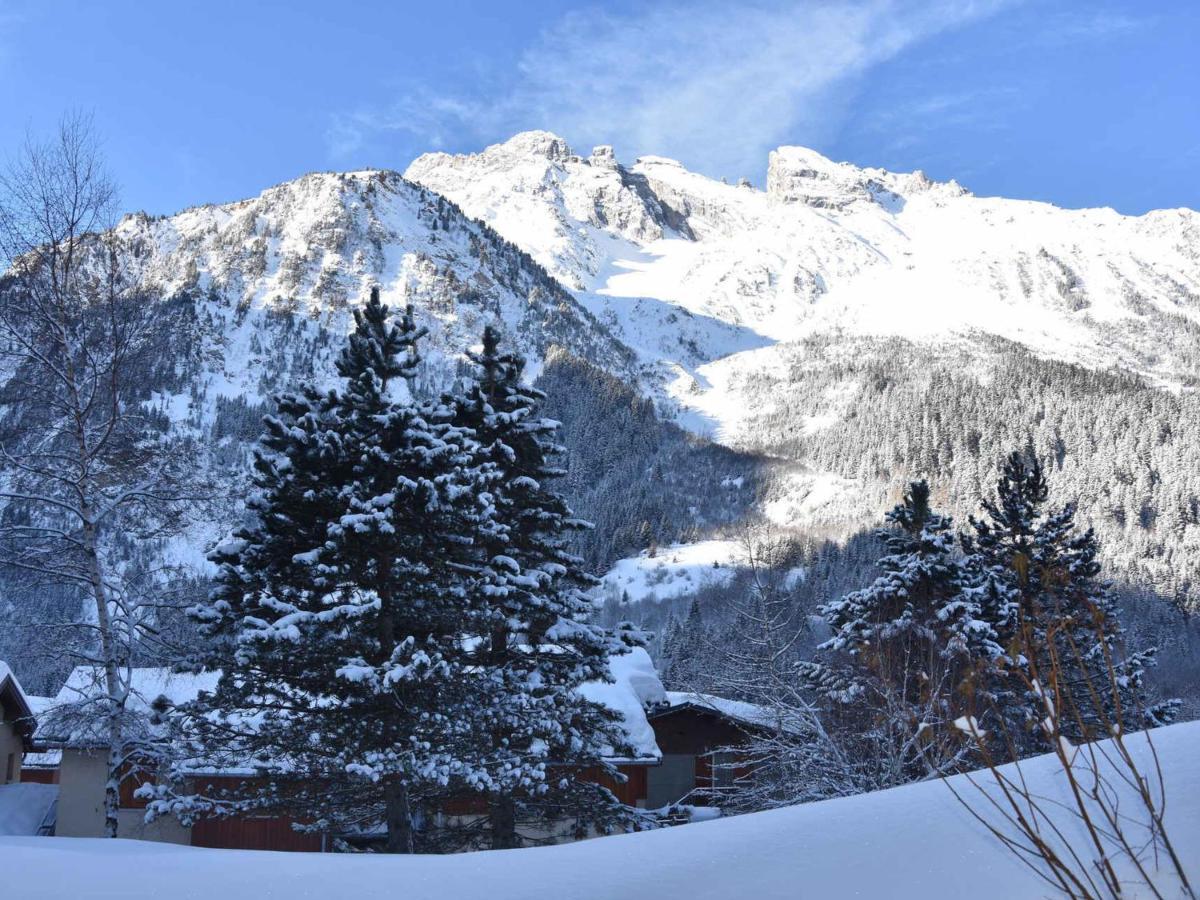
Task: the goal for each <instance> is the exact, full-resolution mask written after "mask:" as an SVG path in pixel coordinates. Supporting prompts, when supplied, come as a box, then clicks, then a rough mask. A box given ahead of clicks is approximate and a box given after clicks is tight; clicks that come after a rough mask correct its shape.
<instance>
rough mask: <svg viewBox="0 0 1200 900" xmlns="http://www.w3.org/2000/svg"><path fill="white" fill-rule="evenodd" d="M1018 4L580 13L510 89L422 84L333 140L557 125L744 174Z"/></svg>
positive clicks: (552, 29) (355, 118)
mask: <svg viewBox="0 0 1200 900" xmlns="http://www.w3.org/2000/svg"><path fill="white" fill-rule="evenodd" d="M1008 5H1010V2H1009V0H974V2H969V0H940V2H932V3H931V2H921V3H916V2H905V0H860V2H836V3H814V2H772V3H757V4H754V5H750V6H739V7H736V8H735V7H732V6H731V5H730V4H727V3H715V2H702V3H699V4H697V3H671V4H667V5H656V6H653V7H650V8H646V9H643V10H640V11H639V12H637V13H635V14H630V15H613V14H611V13H607V12H604V11H601V10H598V9H591V10H587V11H579V12H572V13H569V14H567V15H565V16H563V17H562V18H561V19H560V20H558V21H557V22H555V23H554V24H552V25H551V26H549V27H548V28H546V29H545V30H544V31H542V32H541V34H539V35H538V36H537V37H536V39H535V40H534V41H533V43H532V44H531V45H530V46H529V47H527V48H526V49H525V51H524V52H523V54H522V55H521V57H520V60H519V63H518V65H517V67H516V71H515V72H513V73H510V77H509V78H508V79H506V80H504V82H503V84H502V86H501V87H499V88H496V89H487V88H482V87H481V88H480V89H479V90H477V91H474V92H472V93H470V94H468V95H462V96H450V95H447V94H445V93H442V92H439V91H437V90H436V89H435V88H432V87H430V86H416V87H414V89H412V90H410V91H406V92H405V94H404V96H402V97H401V98H400V99H399V100H398V101H397V102H396V103H395V104H394V105H393V106H391V107H389V108H387V109H360V110H357V111H353V112H350V113H344V114H340V115H338V116H336V117H335V119H334V120H333V122H332V123H331V126H330V129H329V133H328V144H329V148H330V152H331V153H332V154H335V155H337V154H346V153H349V152H352V151H353V150H355V149H357V148H358V147H359V146H361V145H362V144H363V142H364V141H368V140H370V139H371V138H372V137H373V136H374V135H375V134H377V133H379V132H387V131H392V132H395V131H403V132H408V133H410V134H411V135H413V136H415V137H416V138H419V139H420V141H421V142H422V143H424V144H426V145H428V146H430V147H437V146H439V145H443V144H445V143H448V142H452V141H455V140H457V141H459V142H461V141H462V140H463V139H464V138H472V139H475V140H477V141H479V142H487V141H492V140H498V139H502V138H503V137H506V136H507V135H508V134H510V133H512V132H514V131H518V130H521V129H525V128H546V129H549V130H552V131H555V132H557V133H559V134H562V135H563V136H564V137H566V138H567V139H568V140H569V141H571V142H572V143H574V144H576V145H578V146H581V147H584V148H585V149H586V148H587V147H588V146H590V145H591V144H592V143H612V144H615V145H616V147H617V150H618V153H619V154H620V155H621V156H623V157H626V158H628V157H630V156H634V155H638V154H644V153H658V154H663V155H668V156H674V157H677V158H679V159H682V160H684V161H685V162H687V163H688V164H689V165H691V166H694V167H696V168H698V169H701V170H703V171H706V172H709V173H710V174H726V175H731V176H732V175H739V174H742V173H745V172H753V171H757V170H758V169H760V168H761V167H762V166H763V165H764V163H765V157H766V153H767V151H768V150H770V149H771V148H772V147H774V146H776V145H778V144H779V143H781V142H785V141H791V142H804V143H813V144H820V143H821V142H822V141H824V140H826V139H828V138H830V137H831V136H832V134H833V133H835V132H836V130H837V128H838V127H839V124H840V120H841V118H842V117H843V115H844V109H845V105H846V102H847V97H848V94H849V91H850V89H852V87H853V85H854V84H855V83H856V81H857V79H858V78H860V77H861V76H862V75H863V74H864V73H866V72H867V71H868V70H870V69H871V68H872V67H874V66H877V65H879V64H880V63H882V62H885V61H886V60H888V59H890V58H892V57H893V56H895V55H896V54H897V53H900V52H901V51H903V50H904V49H906V48H908V47H910V46H912V45H913V44H915V43H917V42H918V41H921V40H924V39H926V38H929V37H931V36H933V35H935V34H937V33H939V32H942V31H945V30H947V29H950V28H954V27H957V26H960V25H963V24H965V23H967V22H970V21H972V20H975V19H978V18H981V17H984V16H988V15H990V14H992V13H994V12H996V11H997V10H999V9H1000V8H1002V7H1005V6H1008Z"/></svg>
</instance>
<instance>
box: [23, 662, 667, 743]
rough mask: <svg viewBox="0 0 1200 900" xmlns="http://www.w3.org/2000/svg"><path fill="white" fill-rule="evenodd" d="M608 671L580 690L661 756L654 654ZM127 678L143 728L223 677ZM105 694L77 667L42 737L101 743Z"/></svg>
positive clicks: (129, 706) (154, 671) (139, 674)
mask: <svg viewBox="0 0 1200 900" xmlns="http://www.w3.org/2000/svg"><path fill="white" fill-rule="evenodd" d="M609 673H610V674H611V676H612V679H613V680H612V682H611V683H607V682H599V681H594V682H587V683H586V684H583V685H581V686H580V688H579V691H580V693H581V694H582V695H583V696H584V697H586V698H587V699H589V700H592V701H594V702H596V703H602V704H604V705H605V706H607V707H608V708H609V709H612V710H615V711H616V712H618V713H620V714H621V717H622V719H623V720H624V728H625V733H626V735H627V736H628V740H629V743H630V744H631V745H632V747H633V748H634V751H635V754H636V756H635V758H636V759H639V760H657V759H659V758H661V756H662V754H661V753H660V751H659V749H658V745H657V744H656V743H655V741H654V729H653V728H652V727H651V726H650V722H649V720H648V719H647V718H646V707H647V704H650V705H655V704H661V703H663V702H665V701H666V693H665V691H664V690H663V685H662V681H661V680H659V677H658V672H657V671H656V670H655V668H654V662H653V661H652V660H651V659H650V655H649V654H648V653H647V652H646V651H645V649H643V648H641V647H634V648H633V649H631V650H630V651H629V652H628V653H624V654H621V655H619V656H614V657H612V658H611V659H610V660H609ZM123 674H126V673H123ZM127 675H128V677H129V690H130V694H129V700H128V701H127V703H126V711H127V713H128V714H129V715H130V716H131V717H133V718H134V719H135V720H136V724H137V725H141V726H144V727H149V725H148V723H149V720H150V717H151V714H152V712H153V708H154V706H155V705H156V702H157V701H158V700H159V699H160V698H163V699H165V700H166V701H168V702H169V703H170V704H171V705H173V706H178V705H180V704H183V703H187V702H189V701H192V700H195V699H196V697H197V696H199V694H200V693H201V692H202V691H214V690H216V687H217V682H219V681H220V678H221V673H220V672H219V671H210V672H201V673H196V674H193V673H179V672H173V671H171V670H170V669H168V668H141V669H132V670H128V672H127ZM105 696H106V693H105V688H104V678H103V672H102V671H101V670H99V669H97V668H96V667H93V666H79V667H77V668H76V669H75V670H74V671H73V672H72V673H71V674H70V675H69V676H68V678H67V681H66V684H64V685H63V686H62V689H61V690H60V691H59V692H58V695H57V696H56V697H55V698H54V699H53V700H52V701H49V700H47V701H46V706H45V709H44V716H43V720H44V721H43V723H42V727H40V728H39V729H38V735H37V737H38V739H39V740H42V741H50V742H53V743H63V744H68V745H89V744H93V743H102V742H103V735H102V734H100V732H99V728H100V727H101V726H100V724H99V717H98V716H93V715H88V707H89V706H90V705H91V704H94V703H95V702H96V701H98V700H100V699H101V698H103V697H105ZM614 755H615V754H614Z"/></svg>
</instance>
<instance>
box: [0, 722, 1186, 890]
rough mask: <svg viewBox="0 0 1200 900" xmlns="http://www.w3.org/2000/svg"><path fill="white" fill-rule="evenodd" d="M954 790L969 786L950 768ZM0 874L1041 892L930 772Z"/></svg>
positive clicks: (7, 844) (126, 879)
mask: <svg viewBox="0 0 1200 900" xmlns="http://www.w3.org/2000/svg"><path fill="white" fill-rule="evenodd" d="M1154 743H1155V747H1156V748H1157V749H1158V752H1159V755H1160V758H1161V760H1162V764H1163V772H1164V777H1165V779H1166V784H1167V790H1168V798H1169V799H1168V804H1167V816H1166V821H1167V829H1168V831H1169V833H1170V834H1171V836H1172V838H1173V840H1174V841H1175V845H1176V849H1177V850H1178V851H1179V853H1180V855H1181V856H1182V858H1183V859H1185V860H1187V861H1189V863H1190V865H1191V871H1190V873H1189V874H1190V877H1191V878H1192V880H1193V883H1195V882H1196V881H1198V880H1200V759H1198V758H1197V754H1196V752H1195V750H1196V747H1197V746H1198V745H1200V722H1191V723H1186V724H1181V725H1174V726H1171V727H1169V728H1165V729H1160V730H1158V731H1156V732H1154ZM1128 744H1129V746H1130V748H1131V750H1133V751H1134V752H1135V753H1137V754H1138V755H1139V756H1144V750H1145V743H1144V739H1143V738H1141V737H1138V736H1136V735H1135V736H1133V737H1131V738H1129V739H1128ZM1022 768H1023V771H1024V773H1025V775H1026V777H1027V778H1028V779H1029V780H1030V784H1031V787H1032V788H1033V789H1034V790H1036V791H1038V792H1042V793H1046V794H1049V795H1051V796H1059V797H1061V796H1062V789H1063V784H1062V782H1061V781H1060V780H1059V779H1057V778H1056V777H1055V771H1056V763H1055V761H1054V760H1053V759H1052V758H1049V757H1041V758H1039V759H1035V760H1029V761H1027V762H1025V763H1023V764H1022ZM983 777H985V778H986V777H987V776H983ZM959 787H960V788H963V789H964V790H965V791H966V794H965V796H968V797H970V796H973V795H972V789H971V788H970V786H969V785H965V784H963V783H962V782H961V779H959ZM1127 809H1129V810H1131V809H1132V807H1127ZM1063 823H1069V819H1067V818H1066V817H1064V818H1063ZM1068 827H1070V826H1069V825H1068ZM1080 846H1082V844H1081V845H1080ZM0 871H3V872H4V873H5V876H4V880H3V881H2V882H0V894H2V895H3V896H4V897H5V898H8V897H20V898H22V900H43V898H44V900H49V898H55V900H59V898H68V897H69V898H76V897H80V898H82V897H87V898H116V897H120V898H125V900H186V898H198V900H199V898H203V900H211V898H214V897H219V898H221V900H262V898H321V900H327V898H342V897H353V898H355V900H371V898H389V900H390V898H396V897H403V898H404V900H422V898H431V900H432V898H439V900H447V898H453V900H470V898H488V900H508V898H512V900H516V898H522V900H529V898H554V900H574V898H579V900H582V898H596V900H599V898H612V900H617V898H636V897H657V898H662V897H666V898H674V897H679V898H688V900H705V898H712V900H717V898H721V900H725V898H742V897H744V898H755V900H770V898H788V900H798V898H820V900H826V898H839V897H867V898H890V900H902V898H909V897H911V898H921V900H932V898H962V897H971V898H973V900H989V898H995V900H1020V898H1027V897H1028V898H1036V897H1045V896H1049V895H1050V894H1051V892H1050V891H1049V890H1047V889H1046V887H1045V885H1043V884H1042V883H1041V882H1040V881H1038V880H1037V878H1036V876H1034V875H1033V874H1032V873H1030V872H1029V871H1028V870H1027V869H1025V868H1023V867H1022V866H1021V864H1020V863H1018V862H1017V861H1016V860H1015V859H1013V858H1012V857H1010V856H1009V855H1007V853H1006V852H1005V851H1004V850H1002V849H1001V848H1000V847H999V846H998V844H997V842H996V841H995V839H994V838H992V837H990V836H988V835H987V833H986V832H985V831H984V830H983V827H982V826H981V825H979V824H978V823H976V822H975V821H974V820H973V819H972V818H971V816H970V814H969V813H967V812H966V811H965V810H964V809H962V808H961V807H960V806H959V805H958V804H957V802H956V801H955V800H954V798H953V796H952V795H951V793H950V791H949V790H948V789H947V787H946V786H945V785H944V784H941V783H938V782H929V783H924V784H916V785H909V786H907V787H902V788H897V789H895V790H890V791H881V792H879V793H875V794H865V795H861V796H857V797H849V798H846V799H841V800H830V801H826V802H824V803H811V804H807V805H804V806H797V807H792V808H789V809H781V810H775V811H772V812H765V813H757V814H753V815H747V816H740V817H737V818H730V819H723V820H717V821H710V822H704V823H699V824H694V825H687V826H683V827H677V828H670V829H666V830H663V831H655V832H647V833H642V834H633V835H622V836H618V837H610V838H602V839H599V840H593V841H585V842H583V843H578V844H568V845H564V846H560V847H548V848H544V849H536V850H510V851H499V852H492V853H472V854H463V855H457V856H440V857H434V856H428V857H417V858H409V859H405V858H399V857H385V856H358V857H353V856H340V855H321V854H301V853H295V854H290V853H264V852H255V851H230V850H200V849H194V848H189V847H175V846H169V845H165V844H151V843H142V842H137V841H115V842H114V841H105V840H103V839H68V838H0ZM13 879H15V881H14V880H13ZM1166 895H1167V896H1174V893H1172V892H1170V891H1168V892H1167V894H1166ZM1131 896H1138V894H1137V893H1136V892H1131Z"/></svg>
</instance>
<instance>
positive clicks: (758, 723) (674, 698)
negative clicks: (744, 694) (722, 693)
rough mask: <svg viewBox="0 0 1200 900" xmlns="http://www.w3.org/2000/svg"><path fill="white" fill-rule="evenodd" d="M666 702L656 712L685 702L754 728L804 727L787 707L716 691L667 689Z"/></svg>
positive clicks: (796, 729)
mask: <svg viewBox="0 0 1200 900" xmlns="http://www.w3.org/2000/svg"><path fill="white" fill-rule="evenodd" d="M666 694H667V704H668V705H667V706H665V707H661V708H660V709H657V710H655V713H656V714H662V713H668V712H671V711H672V710H675V709H679V708H680V707H684V706H691V707H696V708H700V709H705V710H708V711H709V712H714V713H716V714H718V715H720V716H724V717H725V718H726V719H730V720H732V721H734V722H736V723H738V724H739V725H748V726H750V727H752V728H768V729H771V730H780V731H787V732H800V731H803V728H802V727H801V724H800V723H799V722H797V721H796V716H795V714H793V713H790V712H788V711H785V710H777V709H774V708H773V707H770V706H761V705H759V704H757V703H748V702H746V701H745V700H729V699H728V698H726V697H718V696H716V695H715V694H701V693H698V692H696V691H667V692H666Z"/></svg>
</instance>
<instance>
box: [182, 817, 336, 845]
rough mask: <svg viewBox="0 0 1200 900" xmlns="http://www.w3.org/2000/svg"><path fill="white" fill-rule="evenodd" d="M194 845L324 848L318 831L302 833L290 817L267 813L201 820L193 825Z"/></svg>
mask: <svg viewBox="0 0 1200 900" xmlns="http://www.w3.org/2000/svg"><path fill="white" fill-rule="evenodd" d="M192 846H193V847H215V848H218V849H223V850H287V851H301V852H304V851H307V852H315V851H319V850H321V849H322V848H321V836H320V835H319V834H302V833H301V832H298V831H295V830H294V829H293V828H292V820H291V819H288V818H282V817H266V816H263V817H250V816H245V817H242V816H230V817H228V818H220V819H201V820H200V821H199V822H197V823H196V824H195V825H193V826H192Z"/></svg>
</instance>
